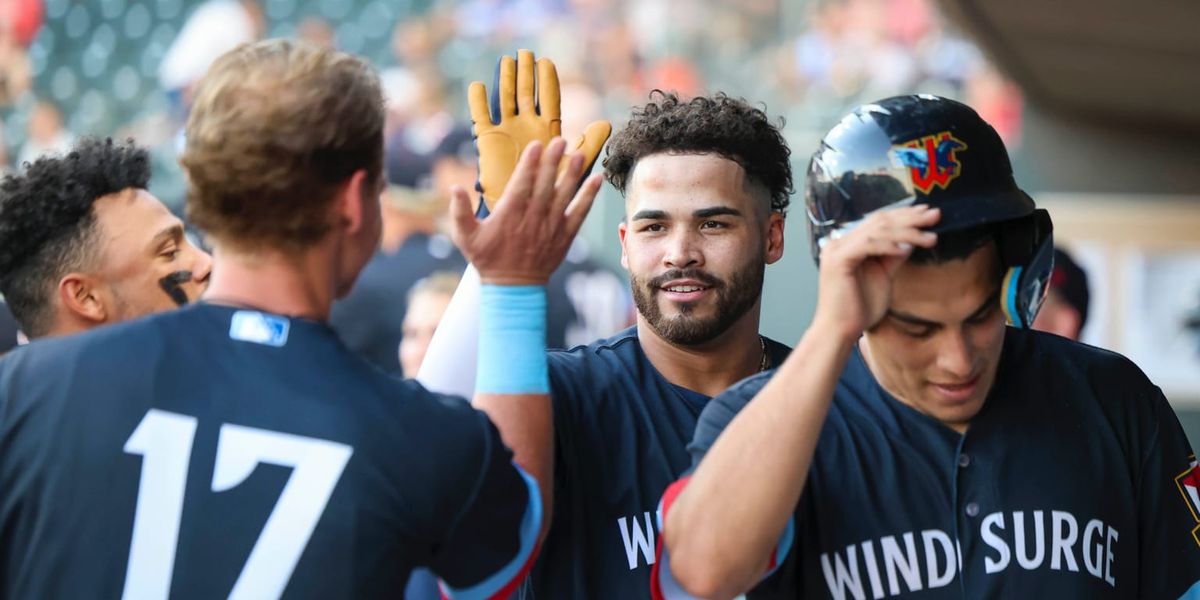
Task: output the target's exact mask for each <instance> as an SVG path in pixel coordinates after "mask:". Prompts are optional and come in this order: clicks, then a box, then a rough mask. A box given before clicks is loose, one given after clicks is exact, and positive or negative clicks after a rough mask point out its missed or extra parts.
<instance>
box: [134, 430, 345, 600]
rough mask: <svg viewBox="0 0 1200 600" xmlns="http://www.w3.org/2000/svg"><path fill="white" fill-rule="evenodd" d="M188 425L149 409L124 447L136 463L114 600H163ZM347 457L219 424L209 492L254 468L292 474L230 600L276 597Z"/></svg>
mask: <svg viewBox="0 0 1200 600" xmlns="http://www.w3.org/2000/svg"><path fill="white" fill-rule="evenodd" d="M196 424H197V419H196V418H195V417H190V416H187V415H181V414H177V413H172V412H167V411H162V410H158V409H151V410H150V411H149V412H147V413H146V416H145V417H143V418H142V421H141V423H139V424H138V426H137V429H134V431H133V434H132V435H130V436H129V440H128V441H126V442H125V452H127V453H129V454H136V455H140V456H142V457H143V459H142V474H141V479H140V481H139V483H138V497H137V509H136V512H135V514H134V520H133V537H132V539H131V541H130V545H129V564H128V566H127V568H126V571H125V591H124V593H123V594H122V598H124V599H126V600H129V599H132V598H139V599H156V598H164V599H165V598H167V596H168V594H169V593H170V591H171V576H172V570H173V568H174V565H175V548H176V544H177V543H178V541H179V522H180V519H181V518H182V516H183V498H184V487H185V484H186V482H187V473H188V462H189V459H190V458H191V454H192V441H193V439H194V438H195V436H196ZM353 453H354V449H353V448H351V447H350V446H347V445H345V444H339V443H336V442H330V441H328V440H321V439H316V438H310V437H303V436H298V435H291V434H286V433H279V432H276V431H268V430H265V429H255V428H252V427H243V426H241V425H233V424H230V423H225V424H222V425H221V431H220V436H219V438H218V440H217V456H216V465H215V467H214V469H213V478H212V491H214V492H223V491H225V490H228V489H231V488H233V487H236V486H237V485H239V484H241V483H242V482H243V481H245V480H246V478H247V477H249V476H250V473H251V472H253V471H254V469H255V467H257V466H258V464H259V463H269V464H273V465H280V466H285V467H292V468H293V471H292V474H291V476H290V477H288V481H287V484H286V485H284V487H283V492H282V493H281V494H280V496H279V501H278V502H276V503H275V507H274V508H273V509H272V510H271V515H270V516H269V517H268V518H267V523H266V525H264V526H263V530H262V533H261V534H259V536H258V540H256V541H255V542H254V548H253V549H252V550H251V551H250V558H249V559H248V560H247V561H246V564H245V566H243V567H242V571H241V574H239V575H238V578H237V582H236V583H235V584H234V586H233V591H232V592H230V594H229V597H230V598H277V597H279V596H280V595H282V594H283V590H284V588H285V587H286V586H287V582H288V580H289V579H290V578H291V576H292V570H293V569H295V567H296V562H297V561H299V560H300V555H301V554H302V553H303V552H304V547H305V546H306V545H308V539H309V537H310V536H312V532H313V529H314V528H316V526H317V521H319V520H320V518H321V513H323V512H324V511H325V505H326V504H327V503H328V502H329V496H330V495H332V494H333V488H334V487H335V486H337V482H338V479H340V478H341V476H342V471H343V470H345V468H346V463H347V462H348V461H349V460H350V455H351V454H353Z"/></svg>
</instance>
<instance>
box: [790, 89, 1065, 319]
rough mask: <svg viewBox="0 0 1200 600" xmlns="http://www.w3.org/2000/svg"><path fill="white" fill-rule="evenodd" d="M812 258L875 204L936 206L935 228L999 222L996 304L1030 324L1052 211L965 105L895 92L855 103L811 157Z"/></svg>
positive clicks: (1044, 272) (1047, 254) (1040, 291)
mask: <svg viewBox="0 0 1200 600" xmlns="http://www.w3.org/2000/svg"><path fill="white" fill-rule="evenodd" d="M805 203H806V205H807V209H808V220H809V223H808V225H809V235H810V237H811V239H812V250H813V257H814V258H815V259H816V260H817V262H818V263H819V262H820V256H821V248H822V247H823V246H824V245H825V244H826V243H827V242H828V241H829V240H830V239H836V238H838V237H840V236H842V235H844V234H845V233H847V232H848V231H849V230H850V229H852V228H853V227H854V226H855V225H857V224H858V223H859V222H861V221H862V219H863V218H865V217H866V216H867V215H869V214H871V213H872V212H875V211H877V210H886V209H889V208H897V207H901V206H908V205H912V204H928V205H930V206H934V207H937V208H939V209H941V220H940V221H939V222H938V224H937V225H936V226H934V227H932V228H931V230H932V231H935V232H948V231H958V230H963V229H969V228H972V227H976V226H979V225H986V224H996V225H997V245H998V248H999V251H1000V259H1001V261H1002V262H1003V263H1004V266H1005V268H1006V269H1007V272H1006V274H1005V277H1004V285H1003V287H1002V288H1001V299H1000V300H1001V306H1002V307H1003V309H1004V313H1005V316H1006V317H1007V318H1008V320H1009V322H1010V323H1012V324H1013V325H1015V326H1017V327H1029V326H1030V324H1032V323H1033V319H1034V317H1035V316H1037V312H1038V309H1039V308H1041V305H1042V301H1043V300H1044V299H1045V296H1046V288H1047V285H1048V282H1049V279H1050V274H1051V272H1052V271H1053V268H1054V244H1053V235H1052V230H1053V226H1052V224H1051V221H1050V215H1049V213H1047V212H1046V211H1045V210H1042V209H1038V208H1037V207H1036V206H1035V205H1034V202H1033V199H1031V198H1030V197H1029V195H1028V194H1026V193H1025V192H1023V191H1021V189H1020V188H1018V187H1017V184H1016V181H1014V180H1013V175H1012V165H1011V163H1010V162H1009V160H1008V152H1007V151H1006V150H1005V149H1004V143H1003V142H1001V141H1000V136H999V135H997V134H996V130H994V129H992V127H991V125H988V124H987V123H986V122H984V120H983V119H981V118H980V117H979V115H978V114H976V113H975V111H974V110H972V109H971V108H970V107H969V106H967V105H965V104H961V103H959V102H955V101H953V100H948V99H946V98H940V97H937V96H929V95H919V96H898V97H894V98H888V99H886V100H881V101H879V102H876V103H873V104H867V105H864V106H860V107H859V108H857V109H855V110H854V112H852V113H850V114H849V115H848V116H846V117H845V118H844V119H842V120H841V122H840V123H838V124H837V126H835V127H834V128H833V129H832V130H831V131H830V132H829V134H828V135H826V136H825V139H823V140H821V146H820V148H818V149H817V152H816V153H815V154H814V155H813V158H812V162H810V163H809V167H808V179H807V185H806V190H805Z"/></svg>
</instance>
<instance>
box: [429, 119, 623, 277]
mask: <svg viewBox="0 0 1200 600" xmlns="http://www.w3.org/2000/svg"><path fill="white" fill-rule="evenodd" d="M566 146H567V144H566V141H565V140H563V139H562V138H554V139H553V140H551V142H550V144H549V145H545V146H544V145H543V144H542V143H541V142H539V141H533V142H530V143H529V144H528V145H527V146H526V147H525V151H524V152H522V154H521V157H520V160H519V161H518V162H517V166H516V168H515V169H514V170H513V173H512V177H511V178H510V179H509V181H508V186H507V187H506V188H505V190H504V194H503V195H502V196H501V197H500V198H499V200H500V202H497V204H496V208H495V210H493V211H492V213H491V215H489V216H488V218H486V219H478V218H476V217H475V215H474V213H473V212H472V211H471V199H470V196H469V195H468V194H467V191H466V190H464V189H463V188H461V187H456V188H455V189H454V193H453V197H452V198H451V201H450V219H451V225H452V227H451V229H452V235H453V237H454V243H455V245H457V246H458V247H459V249H461V250H462V253H463V255H464V256H466V258H467V260H469V261H471V264H472V265H475V268H476V269H478V270H479V278H480V280H481V281H482V282H483V283H485V284H497V285H545V283H546V281H547V280H549V279H550V274H551V273H553V272H554V270H555V269H556V268H558V265H559V264H560V263H562V260H563V258H564V257H565V256H566V255H567V249H568V248H569V247H570V246H571V240H573V239H575V234H576V233H578V232H579V227H580V225H582V224H583V219H584V217H586V216H587V213H588V211H589V210H591V208H592V202H593V201H594V200H595V199H596V192H598V191H599V190H600V183H601V181H602V180H603V178H602V177H601V176H600V175H599V174H596V175H592V176H591V177H588V178H587V179H585V180H584V181H583V184H582V185H579V184H578V183H577V182H578V181H579V180H580V178H582V177H583V160H584V157H583V155H582V153H575V154H574V155H572V156H569V157H566V159H565V162H566V168H565V169H564V170H563V171H562V172H561V173H559V165H560V163H562V162H563V161H564V156H563V154H564V151H565V150H566Z"/></svg>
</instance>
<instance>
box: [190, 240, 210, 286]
mask: <svg viewBox="0 0 1200 600" xmlns="http://www.w3.org/2000/svg"><path fill="white" fill-rule="evenodd" d="M188 246H189V247H191V250H192V252H193V253H195V259H194V260H193V262H192V280H193V281H195V282H197V283H202V282H205V281H208V276H209V274H211V273H212V262H213V261H212V257H211V256H209V254H208V253H207V252H205V251H203V250H201V249H199V248H197V247H195V246H192V245H191V244H190V243H189V244H188Z"/></svg>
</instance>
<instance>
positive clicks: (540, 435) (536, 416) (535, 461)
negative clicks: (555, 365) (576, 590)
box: [472, 394, 554, 537]
mask: <svg viewBox="0 0 1200 600" xmlns="http://www.w3.org/2000/svg"><path fill="white" fill-rule="evenodd" d="M472 404H473V405H474V406H475V408H477V409H479V410H481V411H483V412H484V413H486V414H487V416H488V418H489V419H491V420H492V423H493V424H495V425H496V429H499V430H500V437H501V439H503V440H504V445H506V446H508V447H509V449H511V450H512V451H513V462H515V463H517V465H518V466H520V467H521V469H523V470H524V471H525V472H526V473H528V474H529V475H531V476H533V477H534V478H535V479H537V482H538V488H539V490H540V491H541V497H542V532H541V535H542V537H545V534H546V531H547V530H548V529H549V527H550V521H551V517H552V513H553V511H552V508H553V506H554V412H553V407H552V406H551V404H550V397H549V396H547V395H544V394H476V395H475V399H474V402H473V403H472Z"/></svg>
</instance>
